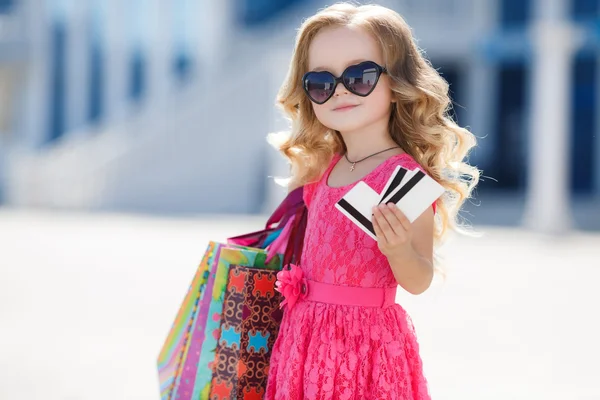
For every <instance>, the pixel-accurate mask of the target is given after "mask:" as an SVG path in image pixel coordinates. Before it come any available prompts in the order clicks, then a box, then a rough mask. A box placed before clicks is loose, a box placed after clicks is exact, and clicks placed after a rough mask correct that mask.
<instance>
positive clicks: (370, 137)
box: [340, 122, 400, 160]
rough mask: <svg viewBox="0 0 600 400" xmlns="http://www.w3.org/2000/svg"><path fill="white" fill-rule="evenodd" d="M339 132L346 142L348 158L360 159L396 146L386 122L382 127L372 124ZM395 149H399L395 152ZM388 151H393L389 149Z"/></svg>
mask: <svg viewBox="0 0 600 400" xmlns="http://www.w3.org/2000/svg"><path fill="white" fill-rule="evenodd" d="M340 134H341V135H342V138H343V139H344V143H345V144H346V149H347V153H348V158H349V159H350V160H360V159H362V158H364V157H368V156H370V155H371V154H374V153H377V152H378V151H382V150H385V149H388V148H390V147H396V146H398V144H397V143H396V142H394V140H393V139H392V137H391V136H390V134H389V131H388V127H387V122H386V124H385V126H383V127H382V126H377V125H376V124H372V125H370V126H368V127H365V128H362V129H360V130H356V131H352V132H340ZM397 150H400V149H396V152H397ZM390 153H393V151H392V150H390Z"/></svg>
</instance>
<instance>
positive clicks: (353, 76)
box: [343, 62, 379, 96]
mask: <svg viewBox="0 0 600 400" xmlns="http://www.w3.org/2000/svg"><path fill="white" fill-rule="evenodd" d="M378 78H379V70H378V68H377V65H375V64H373V63H370V62H365V63H361V64H359V65H355V66H352V67H349V68H348V69H347V70H346V72H345V73H344V76H343V79H344V84H345V85H346V87H348V89H350V91H352V92H354V93H355V94H358V95H360V96H366V95H368V94H369V93H371V91H372V90H373V88H374V87H375V84H376V83H377V79H378Z"/></svg>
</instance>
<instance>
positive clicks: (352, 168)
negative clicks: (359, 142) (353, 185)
mask: <svg viewBox="0 0 600 400" xmlns="http://www.w3.org/2000/svg"><path fill="white" fill-rule="evenodd" d="M355 165H356V163H352V166H351V167H350V172H352V171H354V166H355Z"/></svg>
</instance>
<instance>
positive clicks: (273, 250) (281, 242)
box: [266, 215, 296, 263]
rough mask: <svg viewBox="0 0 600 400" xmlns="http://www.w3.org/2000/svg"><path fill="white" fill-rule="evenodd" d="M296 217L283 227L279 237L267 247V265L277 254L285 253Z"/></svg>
mask: <svg viewBox="0 0 600 400" xmlns="http://www.w3.org/2000/svg"><path fill="white" fill-rule="evenodd" d="M295 219H296V216H295V215H293V216H292V217H291V218H290V219H289V220H288V222H287V223H286V225H285V227H284V228H283V230H282V231H281V233H280V234H279V236H278V237H277V238H276V239H275V240H274V241H273V243H271V244H270V245H269V249H268V250H267V260H266V261H267V263H269V262H271V259H272V258H273V257H274V256H275V255H276V254H277V253H279V254H283V253H285V248H286V246H287V244H288V242H289V240H290V233H291V231H292V227H293V226H294V220H295Z"/></svg>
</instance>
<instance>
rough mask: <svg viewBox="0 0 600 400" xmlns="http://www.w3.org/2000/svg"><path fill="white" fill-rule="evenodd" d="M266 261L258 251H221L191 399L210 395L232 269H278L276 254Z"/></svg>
mask: <svg viewBox="0 0 600 400" xmlns="http://www.w3.org/2000/svg"><path fill="white" fill-rule="evenodd" d="M266 259H267V252H266V251H264V250H260V249H241V248H223V249H221V252H220V255H219V261H218V265H217V271H216V276H215V281H214V284H213V286H214V287H213V289H212V298H211V301H210V308H209V311H208V314H209V318H208V319H207V321H206V327H205V332H206V335H205V336H204V340H203V342H202V346H201V349H200V359H199V361H198V364H197V365H196V368H197V371H196V379H195V381H194V386H193V388H194V390H193V393H192V398H193V399H201V400H205V399H208V398H209V395H210V388H211V381H212V375H213V368H214V361H215V353H216V349H217V344H218V341H219V338H220V337H221V319H222V314H223V306H224V300H225V292H226V289H227V283H228V280H229V271H230V269H231V267H232V266H240V267H254V268H258V269H265V270H271V271H273V272H274V273H277V272H278V271H279V270H281V265H282V258H281V256H280V255H275V256H274V257H273V258H272V259H271V260H270V261H269V262H268V263H267V262H266ZM273 285H274V283H273ZM192 367H193V366H192Z"/></svg>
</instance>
